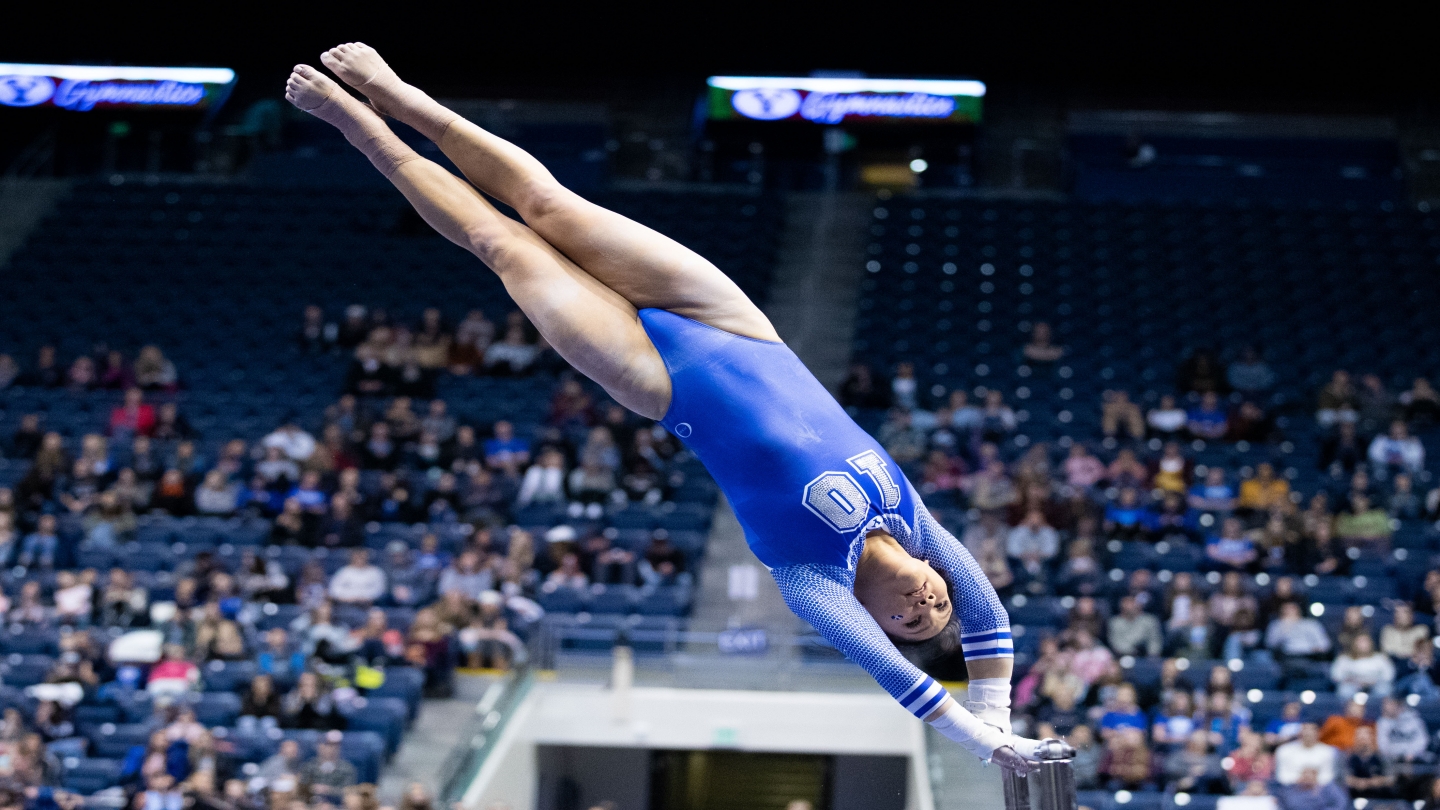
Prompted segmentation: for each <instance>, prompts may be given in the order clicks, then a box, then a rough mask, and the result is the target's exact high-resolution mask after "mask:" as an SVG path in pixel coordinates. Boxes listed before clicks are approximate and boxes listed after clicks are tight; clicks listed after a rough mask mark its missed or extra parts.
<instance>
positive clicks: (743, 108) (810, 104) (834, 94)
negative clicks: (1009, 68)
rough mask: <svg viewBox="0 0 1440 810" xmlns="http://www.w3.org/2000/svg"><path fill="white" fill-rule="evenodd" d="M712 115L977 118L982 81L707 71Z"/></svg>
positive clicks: (834, 120)
mask: <svg viewBox="0 0 1440 810" xmlns="http://www.w3.org/2000/svg"><path fill="white" fill-rule="evenodd" d="M708 84H709V86H710V99H709V114H710V118H711V119H713V120H721V121H723V120H743V119H749V120H751V121H786V120H801V121H812V122H814V123H817V124H826V125H835V124H839V123H841V122H844V121H872V122H873V121H888V122H909V123H916V122H925V121H935V122H947V123H952V124H974V123H979V121H980V107H981V99H982V98H983V97H984V96H985V84H984V83H983V82H978V81H974V80H971V79H866V78H786V77H779V76H711V77H710V79H709V80H708Z"/></svg>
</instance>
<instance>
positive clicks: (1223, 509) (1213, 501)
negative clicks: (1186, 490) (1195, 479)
mask: <svg viewBox="0 0 1440 810" xmlns="http://www.w3.org/2000/svg"><path fill="white" fill-rule="evenodd" d="M1189 503H1190V508H1191V509H1194V510H1195V511H1197V512H1210V513H1213V514H1218V515H1224V514H1228V513H1229V512H1231V511H1233V510H1234V509H1235V490H1234V489H1233V488H1231V486H1230V485H1229V484H1227V483H1225V471H1224V470H1223V469H1221V468H1219V467H1211V468H1210V469H1209V470H1207V471H1206V472H1205V480H1204V482H1202V483H1199V484H1196V485H1195V486H1193V487H1191V488H1190V497H1189Z"/></svg>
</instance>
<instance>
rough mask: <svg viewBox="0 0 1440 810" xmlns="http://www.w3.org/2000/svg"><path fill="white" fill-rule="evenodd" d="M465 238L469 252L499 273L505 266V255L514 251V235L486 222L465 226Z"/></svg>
mask: <svg viewBox="0 0 1440 810" xmlns="http://www.w3.org/2000/svg"><path fill="white" fill-rule="evenodd" d="M465 239H466V242H467V247H469V249H470V252H471V253H473V254H475V257H476V258H478V259H479V260H480V261H482V262H484V263H485V265H486V266H487V267H489V268H490V269H491V270H494V271H495V272H496V273H500V272H502V271H503V269H504V268H505V266H506V264H507V263H506V261H505V257H506V256H507V255H509V254H511V253H513V252H514V249H515V239H516V237H515V235H514V234H512V233H509V232H508V229H506V228H503V227H495V226H493V225H489V224H486V225H484V226H479V227H473V228H467V229H466V230H465Z"/></svg>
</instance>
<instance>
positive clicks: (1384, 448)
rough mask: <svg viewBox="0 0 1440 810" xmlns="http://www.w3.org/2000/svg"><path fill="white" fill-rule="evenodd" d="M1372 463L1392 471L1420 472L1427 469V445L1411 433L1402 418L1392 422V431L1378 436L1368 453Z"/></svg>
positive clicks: (1372, 442)
mask: <svg viewBox="0 0 1440 810" xmlns="http://www.w3.org/2000/svg"><path fill="white" fill-rule="evenodd" d="M1366 455H1367V456H1368V457H1369V459H1370V463H1372V464H1374V465H1375V466H1376V467H1377V468H1379V469H1388V470H1390V471H1391V472H1408V473H1411V474H1418V473H1420V472H1421V471H1422V470H1424V469H1425V446H1424V445H1423V444H1421V443H1420V439H1418V438H1416V437H1415V436H1411V435H1410V427H1409V426H1408V425H1406V424H1405V423H1404V422H1402V421H1400V420H1398V419H1397V420H1395V421H1394V422H1391V423H1390V432H1389V433H1388V434H1383V435H1379V436H1376V437H1375V439H1374V440H1373V441H1371V442H1370V450H1369V452H1368V453H1367V454H1366Z"/></svg>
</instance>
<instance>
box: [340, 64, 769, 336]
mask: <svg viewBox="0 0 1440 810" xmlns="http://www.w3.org/2000/svg"><path fill="white" fill-rule="evenodd" d="M320 61H321V62H322V63H323V64H324V65H325V66H326V67H328V68H330V69H331V70H333V71H334V72H335V74H336V75H337V76H339V77H340V79H341V80H342V81H344V82H346V83H347V84H349V85H350V86H352V87H354V88H355V89H356V90H359V91H360V92H362V93H364V94H365V95H366V97H368V98H369V99H370V102H371V104H372V105H373V106H374V107H375V108H376V109H377V110H380V111H381V112H383V113H384V114H386V115H390V116H393V117H395V118H397V119H399V120H400V121H403V122H405V123H406V124H409V125H410V126H412V127H414V128H415V129H416V130H418V131H419V132H420V133H421V134H422V135H424V136H425V137H427V138H429V139H430V140H432V141H434V142H435V143H436V144H437V145H438V146H439V147H440V149H441V151H443V152H444V153H445V156H446V157H448V158H450V159H451V160H452V161H454V162H455V165H456V166H458V167H460V170H461V171H462V172H464V173H465V177H466V178H467V179H469V180H470V182H471V183H474V184H475V186H476V187H478V188H479V189H480V190H481V191H483V192H485V193H486V194H489V195H490V196H492V197H494V198H495V199H497V200H500V201H501V202H503V203H505V204H506V205H509V206H510V207H512V208H514V209H515V210H516V211H517V212H519V214H520V216H521V217H523V218H524V219H525V222H526V224H528V225H529V226H530V227H531V228H533V229H534V230H535V232H536V233H537V234H539V235H540V237H541V238H543V239H544V240H545V241H547V242H549V243H550V244H552V245H554V246H555V247H556V248H558V249H559V250H560V252H561V253H563V254H565V255H566V256H567V257H569V258H570V260H571V261H573V262H575V263H576V264H578V265H579V266H580V267H582V268H584V270H585V272H587V273H589V274H590V275H592V276H594V277H595V278H596V279H598V280H599V281H600V282H601V283H602V284H604V285H605V286H607V287H609V288H610V289H612V290H614V291H616V292H618V293H619V294H620V295H621V296H623V297H624V298H625V299H626V300H627V301H629V302H630V303H631V304H633V305H634V306H635V307H637V308H645V307H656V308H658V309H666V310H670V311H671V312H674V313H676V314H678V315H684V316H685V317H687V318H691V319H693V320H697V321H700V322H701V323H704V324H708V325H710V326H714V327H716V328H717V329H723V330H725V331H727V332H732V333H734V334H737V335H744V336H746V337H752V338H757V339H760V340H772V341H779V340H780V337H779V336H778V335H777V334H776V333H775V329H774V327H772V326H771V325H770V321H769V320H768V319H767V318H766V317H765V315H764V314H763V313H762V312H760V310H759V308H758V307H756V306H755V304H754V303H752V302H751V301H750V299H749V298H747V297H746V296H745V294H744V293H743V292H741V291H740V288H739V287H737V286H736V285H735V282H733V281H731V280H730V278H729V277H728V276H726V275H725V274H724V273H722V272H720V270H719V269H717V268H716V267H715V266H714V265H713V264H711V263H710V262H709V261H707V260H706V259H704V258H703V257H701V256H699V255H697V254H696V253H695V252H694V251H691V250H690V249H689V248H686V247H685V246H683V245H681V244H679V243H678V242H676V241H674V240H673V239H670V238H669V237H667V236H664V235H662V234H659V233H656V232H655V231H653V230H651V229H649V228H647V227H645V226H643V225H641V224H639V223H637V222H634V221H632V220H630V219H627V218H626V217H623V216H621V215H620V214H617V213H615V212H614V211H608V210H606V209H604V208H601V207H600V206H598V205H595V204H594V203H591V202H589V201H588V200H586V199H584V198H583V197H581V196H579V195H578V194H575V193H574V192H573V191H570V190H569V189H567V188H565V187H564V186H562V185H560V183H558V182H557V181H556V180H555V177H554V176H553V175H551V174H550V172H549V170H547V169H546V168H545V167H544V166H543V165H542V164H541V163H540V161H538V160H536V159H535V158H534V157H533V156H532V155H530V154H528V153H526V152H525V151H524V150H523V149H521V148H519V147H518V146H516V145H515V144H512V143H510V142H508V141H506V140H505V139H503V138H500V137H498V136H496V135H494V134H492V133H490V132H486V131H485V130H483V129H481V128H480V127H478V126H476V125H475V124H473V123H471V122H469V121H466V120H465V119H463V118H461V117H460V116H459V115H457V114H456V113H455V112H453V111H451V110H448V109H446V108H445V107H443V106H442V105H440V104H439V103H438V102H436V101H435V100H434V99H432V98H430V96H428V95H426V94H425V93H423V92H421V91H420V90H419V89H417V88H415V87H413V86H412V85H409V84H406V83H405V82H403V81H401V80H400V77H399V76H397V75H396V74H395V71H394V70H392V69H391V68H390V66H389V65H387V64H386V63H385V61H384V60H383V59H381V58H380V54H378V53H376V51H375V49H374V48H371V47H369V46H368V45H365V44H363V43H359V42H353V43H347V44H345V45H340V46H337V47H335V48H331V49H330V50H329V51H326V52H325V53H324V54H323V55H322V56H321V57H320Z"/></svg>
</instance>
